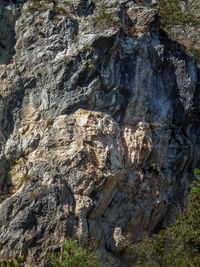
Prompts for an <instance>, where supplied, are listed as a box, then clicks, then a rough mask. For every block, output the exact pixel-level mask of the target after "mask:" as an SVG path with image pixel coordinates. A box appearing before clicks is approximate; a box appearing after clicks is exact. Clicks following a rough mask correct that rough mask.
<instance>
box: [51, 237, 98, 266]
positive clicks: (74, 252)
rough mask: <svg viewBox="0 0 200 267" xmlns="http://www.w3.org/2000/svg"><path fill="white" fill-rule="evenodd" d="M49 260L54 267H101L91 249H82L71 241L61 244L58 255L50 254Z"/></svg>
mask: <svg viewBox="0 0 200 267" xmlns="http://www.w3.org/2000/svg"><path fill="white" fill-rule="evenodd" d="M49 258H50V261H51V263H52V264H53V266H55V267H94V266H95V267H103V265H102V264H101V263H98V261H97V260H98V258H97V256H95V255H94V254H93V252H92V248H91V247H89V248H88V249H83V248H81V247H79V245H78V242H77V241H75V240H71V239H69V240H68V241H67V242H66V243H65V244H63V246H62V250H61V252H60V253H59V254H57V255H56V254H52V255H50V257H49Z"/></svg>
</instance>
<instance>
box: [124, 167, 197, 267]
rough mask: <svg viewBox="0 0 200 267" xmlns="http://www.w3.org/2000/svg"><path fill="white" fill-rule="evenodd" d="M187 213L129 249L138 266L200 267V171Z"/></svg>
mask: <svg viewBox="0 0 200 267" xmlns="http://www.w3.org/2000/svg"><path fill="white" fill-rule="evenodd" d="M194 173H195V176H196V178H197V180H196V181H195V182H193V183H192V186H191V191H190V195H189V197H188V207H187V211H186V212H185V213H179V215H178V218H177V220H176V221H175V223H174V224H173V225H171V226H169V227H167V228H166V229H164V230H162V231H160V233H159V234H154V235H153V236H151V237H148V236H147V237H146V238H145V239H144V240H143V241H142V242H140V243H139V244H137V245H129V248H130V249H131V250H132V251H133V253H134V254H135V255H136V256H137V262H136V264H135V265H134V266H146V267H147V266H155V267H156V266H163V267H165V266H177V267H180V266H181V267H186V266H188V267H190V266H191V267H199V266H200V170H198V169H195V171H194Z"/></svg>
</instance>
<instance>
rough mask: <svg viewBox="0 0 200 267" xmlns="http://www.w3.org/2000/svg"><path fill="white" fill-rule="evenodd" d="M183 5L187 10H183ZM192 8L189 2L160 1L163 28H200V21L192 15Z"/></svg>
mask: <svg viewBox="0 0 200 267" xmlns="http://www.w3.org/2000/svg"><path fill="white" fill-rule="evenodd" d="M194 1H196V0H194ZM181 4H185V5H186V10H182V9H181ZM190 6H191V4H190V3H189V0H159V1H158V9H159V17H160V21H161V24H162V26H163V27H164V28H165V29H166V30H170V29H171V28H172V27H174V26H175V25H183V26H184V25H187V24H190V25H193V26H200V20H199V19H198V17H196V16H195V15H194V14H193V13H191V10H190V9H191V8H190Z"/></svg>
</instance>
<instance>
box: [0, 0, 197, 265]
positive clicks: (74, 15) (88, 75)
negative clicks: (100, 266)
mask: <svg viewBox="0 0 200 267" xmlns="http://www.w3.org/2000/svg"><path fill="white" fill-rule="evenodd" d="M4 9H5V10H10V9H11V10H12V12H11V14H13V15H12V16H11V17H9V18H8V19H9V21H10V20H11V21H14V22H13V23H14V24H13V25H15V32H14V33H15V34H14V35H12V38H11V40H10V42H8V41H7V42H8V43H9V44H10V46H11V43H12V42H13V40H14V39H15V38H16V44H15V55H14V57H13V62H11V63H10V64H2V65H1V66H0V77H1V82H0V93H1V98H0V101H1V102H0V123H1V128H0V141H1V154H0V166H1V168H0V186H1V189H0V190H1V192H2V193H1V194H2V195H4V196H5V195H6V196H7V199H6V200H4V201H3V202H2V203H1V204H0V214H1V215H0V229H1V232H0V248H1V250H0V255H1V256H6V255H17V254H24V255H25V256H26V258H27V261H28V262H29V263H30V264H32V265H37V266H43V265H44V262H45V261H46V255H47V253H48V252H49V251H52V250H56V249H58V248H59V247H60V245H61V244H62V243H63V242H64V241H66V240H67V238H68V237H75V236H79V238H80V240H81V242H82V244H83V245H87V244H88V243H89V242H90V240H95V242H96V244H97V249H98V250H99V251H100V252H101V255H102V259H103V258H104V259H106V258H107V257H110V256H112V264H111V265H113V266H129V264H130V265H131V264H132V260H131V259H129V261H128V262H127V259H125V257H124V255H126V254H125V253H126V252H125V251H123V246H121V244H122V243H123V242H124V241H126V240H128V241H131V242H135V241H138V240H141V239H142V237H143V236H144V234H145V233H150V232H152V231H154V230H156V229H158V228H160V227H163V226H165V225H166V224H168V223H169V221H171V220H172V219H173V218H174V214H175V210H176V208H177V207H179V206H182V207H183V206H184V205H185V203H186V195H187V192H188V188H189V184H190V182H191V180H192V178H193V168H194V167H196V166H198V164H199V163H200V162H198V157H199V77H198V70H197V67H196V63H195V60H194V57H193V56H192V54H191V53H188V52H187V51H186V50H185V48H184V47H183V46H181V45H179V44H178V43H176V42H172V41H170V40H169V39H167V38H166V36H165V35H164V34H163V33H162V31H160V30H159V23H158V18H157V10H156V9H151V8H150V7H144V6H143V7H142V6H139V7H138V5H137V4H136V3H134V2H133V1H123V0H121V1H114V0H113V1H105V6H104V5H102V4H101V2H98V1H96V2H95V3H94V2H92V1H89V0H88V1H78V0H77V1H73V2H72V1H70V2H69V1H56V2H54V3H52V2H51V1H41V2H37V1H36V2H30V3H29V2H25V3H23V4H22V3H21V4H19V3H18V4H17V3H16V4H12V5H11V4H9V3H8V2H5V3H4V4H2V5H1V6H0V14H2V10H4ZM13 10H17V14H18V16H17V17H16V16H15V12H14V11H13ZM6 12H7V11H6ZM3 19H4V17H3ZM0 23H3V22H2V18H1V19H0ZM13 36H15V38H14V39H13ZM10 46H9V47H10ZM8 58H9V57H8ZM6 60H8V61H6ZM6 60H4V62H1V63H8V62H9V59H6ZM126 256H127V255H126Z"/></svg>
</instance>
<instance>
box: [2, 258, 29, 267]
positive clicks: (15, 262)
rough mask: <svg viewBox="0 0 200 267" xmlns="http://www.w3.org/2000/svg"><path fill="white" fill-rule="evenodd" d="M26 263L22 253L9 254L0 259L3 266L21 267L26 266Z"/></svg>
mask: <svg viewBox="0 0 200 267" xmlns="http://www.w3.org/2000/svg"><path fill="white" fill-rule="evenodd" d="M24 264H25V258H24V256H22V255H20V256H18V257H10V256H7V257H5V258H3V259H0V266H1V267H20V266H24Z"/></svg>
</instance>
